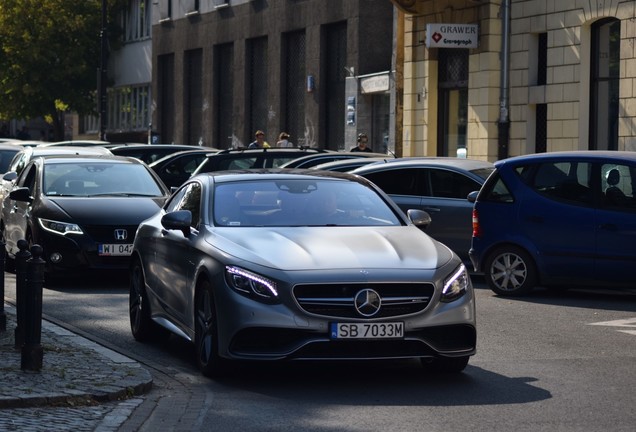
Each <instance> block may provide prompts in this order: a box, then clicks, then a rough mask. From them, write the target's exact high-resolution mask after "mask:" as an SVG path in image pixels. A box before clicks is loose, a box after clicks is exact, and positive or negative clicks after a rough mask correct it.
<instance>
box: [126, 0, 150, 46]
mask: <svg viewBox="0 0 636 432" xmlns="http://www.w3.org/2000/svg"><path fill="white" fill-rule="evenodd" d="M121 25H122V28H123V32H124V34H123V39H124V42H130V41H137V40H142V39H147V38H149V37H150V28H151V25H152V23H151V18H150V0H131V1H130V3H129V4H128V8H126V9H125V10H124V13H123V14H122V23H121Z"/></svg>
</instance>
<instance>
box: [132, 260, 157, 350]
mask: <svg viewBox="0 0 636 432" xmlns="http://www.w3.org/2000/svg"><path fill="white" fill-rule="evenodd" d="M129 287H130V293H129V299H128V312H129V316H130V330H131V331H132V335H133V337H134V338H135V339H136V340H138V341H140V342H145V341H148V340H150V339H152V337H153V334H156V331H157V330H156V329H157V325H156V324H155V323H154V322H153V321H152V319H151V318H150V303H149V301H148V294H147V293H146V283H145V278H144V272H143V269H142V266H141V261H140V260H139V258H136V259H135V261H134V262H133V265H132V267H131V269H130V282H129Z"/></svg>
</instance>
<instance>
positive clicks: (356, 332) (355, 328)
mask: <svg viewBox="0 0 636 432" xmlns="http://www.w3.org/2000/svg"><path fill="white" fill-rule="evenodd" d="M403 337H404V323H403V322H385V323H331V338H332V339H397V338H403Z"/></svg>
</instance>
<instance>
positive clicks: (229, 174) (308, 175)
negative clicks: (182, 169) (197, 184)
mask: <svg viewBox="0 0 636 432" xmlns="http://www.w3.org/2000/svg"><path fill="white" fill-rule="evenodd" d="M264 174H265V175H267V176H268V177H269V178H270V179H292V178H304V179H316V178H323V179H331V180H334V181H336V180H350V181H355V182H358V183H364V184H368V181H367V180H365V179H364V178H362V177H359V176H354V175H351V174H348V173H341V172H336V171H318V170H312V169H295V168H264V169H260V168H259V169H249V170H227V171H214V172H205V173H200V174H197V175H195V176H192V177H191V178H190V180H192V179H196V178H202V177H204V178H212V179H214V181H215V182H217V183H223V182H232V181H237V180H242V181H254V180H263V179H264Z"/></svg>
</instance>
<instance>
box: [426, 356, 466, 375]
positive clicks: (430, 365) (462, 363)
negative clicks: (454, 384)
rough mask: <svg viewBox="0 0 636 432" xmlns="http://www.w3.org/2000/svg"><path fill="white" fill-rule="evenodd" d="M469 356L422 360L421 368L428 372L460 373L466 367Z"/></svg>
mask: <svg viewBox="0 0 636 432" xmlns="http://www.w3.org/2000/svg"><path fill="white" fill-rule="evenodd" d="M469 358H470V357H469V356H463V357H437V358H433V359H430V358H422V359H421V362H422V366H423V367H424V369H425V370H426V371H428V372H441V373H460V372H462V371H463V370H464V369H466V366H468V359H469Z"/></svg>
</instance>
